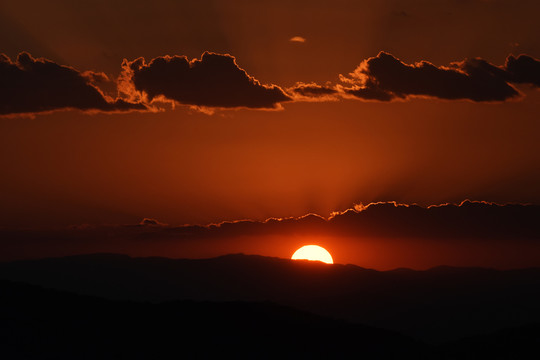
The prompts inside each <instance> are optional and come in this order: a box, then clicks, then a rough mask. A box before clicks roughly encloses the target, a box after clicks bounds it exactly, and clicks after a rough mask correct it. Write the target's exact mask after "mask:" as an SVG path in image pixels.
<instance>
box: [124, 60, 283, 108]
mask: <svg viewBox="0 0 540 360" xmlns="http://www.w3.org/2000/svg"><path fill="white" fill-rule="evenodd" d="M122 68H123V73H122V75H121V81H122V86H121V88H122V89H123V91H124V92H125V93H127V94H128V95H130V96H131V97H132V98H137V96H139V97H141V98H143V99H145V100H146V101H148V102H152V101H153V100H156V99H157V100H172V101H174V102H176V103H179V104H186V105H194V106H201V107H215V108H252V109H275V108H278V107H279V105H280V103H282V102H285V101H290V100H292V99H291V97H289V96H288V95H287V94H286V93H285V92H284V91H283V90H282V89H281V88H280V87H278V86H276V85H263V84H261V83H260V82H259V81H258V80H256V79H255V78H254V77H252V76H250V75H248V73H247V72H246V71H245V70H243V69H242V68H240V67H239V66H238V65H237V63H236V59H235V58H234V57H233V56H231V55H228V54H216V53H211V52H205V53H204V54H203V55H202V57H201V59H193V60H191V61H190V60H188V58H187V57H186V56H177V55H175V56H160V57H157V58H154V59H152V60H151V61H150V62H148V63H147V62H146V61H145V59H144V58H138V59H135V60H133V61H128V60H124V62H123V64H122Z"/></svg>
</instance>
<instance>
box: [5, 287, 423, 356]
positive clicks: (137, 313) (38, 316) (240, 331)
mask: <svg viewBox="0 0 540 360" xmlns="http://www.w3.org/2000/svg"><path fill="white" fill-rule="evenodd" d="M0 289H1V291H2V294H3V295H2V306H1V307H0V320H1V322H0V348H1V349H2V355H3V356H7V357H6V358H9V359H17V358H19V359H23V358H24V359H53V358H54V359H124V358H129V359H160V358H174V357H176V358H236V359H248V358H249V359H253V358H257V359H275V358H280V359H281V358H286V359H298V358H301V359H302V358H345V357H348V356H354V357H367V358H377V359H432V358H433V357H432V354H431V348H430V347H428V346H426V345H424V344H422V343H420V342H417V341H414V340H412V339H410V338H408V337H406V336H403V335H401V334H398V333H396V332H393V331H387V330H382V329H377V328H373V327H368V326H363V325H358V324H351V323H348V322H345V321H338V320H332V319H327V318H324V317H321V316H317V315H314V314H310V313H308V312H305V311H299V310H295V309H292V308H289V307H284V306H279V305H276V304H272V303H268V302H265V303H253V302H226V303H216V302H194V301H174V302H166V303H161V304H150V303H139V302H130V301H112V300H105V299H99V298H95V297H89V296H81V295H76V294H72V293H67V292H60V291H57V290H51V289H43V288H40V287H37V286H31V285H27V284H21V283H14V282H9V281H0Z"/></svg>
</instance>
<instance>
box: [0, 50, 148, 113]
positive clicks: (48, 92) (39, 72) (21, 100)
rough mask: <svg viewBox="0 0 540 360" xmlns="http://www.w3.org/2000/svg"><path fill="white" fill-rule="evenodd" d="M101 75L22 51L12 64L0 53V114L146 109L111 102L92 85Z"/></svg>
mask: <svg viewBox="0 0 540 360" xmlns="http://www.w3.org/2000/svg"><path fill="white" fill-rule="evenodd" d="M106 79H107V77H106V75H105V74H103V73H95V72H91V71H88V72H80V71H78V70H76V69H74V68H71V67H68V66H64V65H59V64H56V63H54V62H52V61H50V60H47V59H43V58H39V59H36V58H33V57H32V56H31V55H30V54H29V53H26V52H22V53H20V54H19V56H18V57H17V59H16V60H15V61H12V60H11V59H10V58H9V57H7V56H6V55H4V54H0V115H16V114H34V113H40V112H48V111H56V110H67V109H78V110H83V111H101V112H122V111H132V110H146V107H145V106H144V105H142V104H138V103H131V102H128V101H126V100H122V99H111V98H110V97H108V96H106V95H104V94H103V92H102V91H101V90H100V89H99V88H97V87H96V86H95V85H94V84H95V83H96V82H100V81H104V80H106Z"/></svg>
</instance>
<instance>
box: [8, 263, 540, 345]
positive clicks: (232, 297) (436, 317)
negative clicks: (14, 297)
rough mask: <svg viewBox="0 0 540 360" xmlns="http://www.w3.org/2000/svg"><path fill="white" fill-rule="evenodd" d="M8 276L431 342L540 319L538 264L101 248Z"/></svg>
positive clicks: (11, 267)
mask: <svg viewBox="0 0 540 360" xmlns="http://www.w3.org/2000/svg"><path fill="white" fill-rule="evenodd" d="M0 278H4V279H8V280H12V281H20V282H26V283H29V284H35V285H40V286H43V287H47V288H53V289H59V290H65V291H72V292H75V293H78V294H85V295H92V296H99V297H103V298H107V299H112V300H130V301H146V302H154V303H160V302H166V301H175V300H194V301H250V302H261V301H269V302H272V303H276V304H280V305H284V306H290V307H294V308H297V309H300V310H304V311H309V312H311V313H314V314H318V315H321V316H327V317H332V318H337V319H345V320H347V321H352V322H356V323H361V324H365V325H368V326H374V327H379V328H384V329H389V330H395V331H399V332H400V333H403V334H405V335H408V336H413V337H415V338H418V339H420V340H422V341H426V342H429V343H432V344H437V343H442V342H445V341H451V340H457V339H459V338H462V337H466V336H474V335H480V334H485V333H489V332H492V331H496V330H499V329H503V328H506V327H519V326H523V325H526V324H528V323H531V322H539V321H540V307H538V304H539V303H540V269H523V270H508V271H498V270H490V269H480V268H451V267H438V268H433V269H430V270H427V271H413V270H407V269H398V270H394V271H383V272H380V271H375V270H369V269H363V268H360V267H357V266H353V265H326V264H322V263H318V262H307V261H291V260H286V259H278V258H268V257H262V256H246V255H228V256H223V257H218V258H213V259H203V260H188V259H178V260H175V259H167V258H131V257H128V256H124V255H112V254H96V255H80V256H70V257H64V258H49V259H41V260H28V261H16V262H10V263H1V264H0Z"/></svg>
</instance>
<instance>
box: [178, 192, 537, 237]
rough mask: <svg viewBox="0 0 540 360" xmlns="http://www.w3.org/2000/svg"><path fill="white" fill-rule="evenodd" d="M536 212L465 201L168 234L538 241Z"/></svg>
mask: <svg viewBox="0 0 540 360" xmlns="http://www.w3.org/2000/svg"><path fill="white" fill-rule="evenodd" d="M539 221H540V206H538V205H522V204H507V205H499V204H494V203H488V202H483V201H469V200H466V201H464V202H462V203H461V204H443V205H436V206H430V207H421V206H418V205H405V204H397V203H395V202H380V203H373V204H369V205H367V206H362V205H358V206H356V207H355V208H354V209H349V210H346V211H344V212H340V213H336V214H334V215H332V216H331V217H330V218H329V219H325V218H323V217H321V216H318V215H313V214H310V215H306V216H303V217H300V218H287V219H269V220H267V221H264V222H258V221H249V220H243V221H236V222H224V223H221V224H214V225H209V226H183V227H176V228H170V229H169V231H170V232H173V233H175V234H176V236H179V237H180V238H181V237H183V236H182V234H183V233H185V234H189V237H193V236H202V237H208V236H210V237H212V236H227V237H228V236H230V237H236V236H245V235H265V234H277V235H291V234H306V235H313V234H319V235H320V234H326V235H331V236H336V235H340V236H353V237H374V238H377V237H386V238H388V237H390V238H392V237H395V238H417V239H432V240H436V239H441V238H444V239H453V240H458V239H471V238H475V239H507V240H509V241H513V240H515V239H518V238H519V239H536V240H540V227H539V226H538V224H539Z"/></svg>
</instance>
